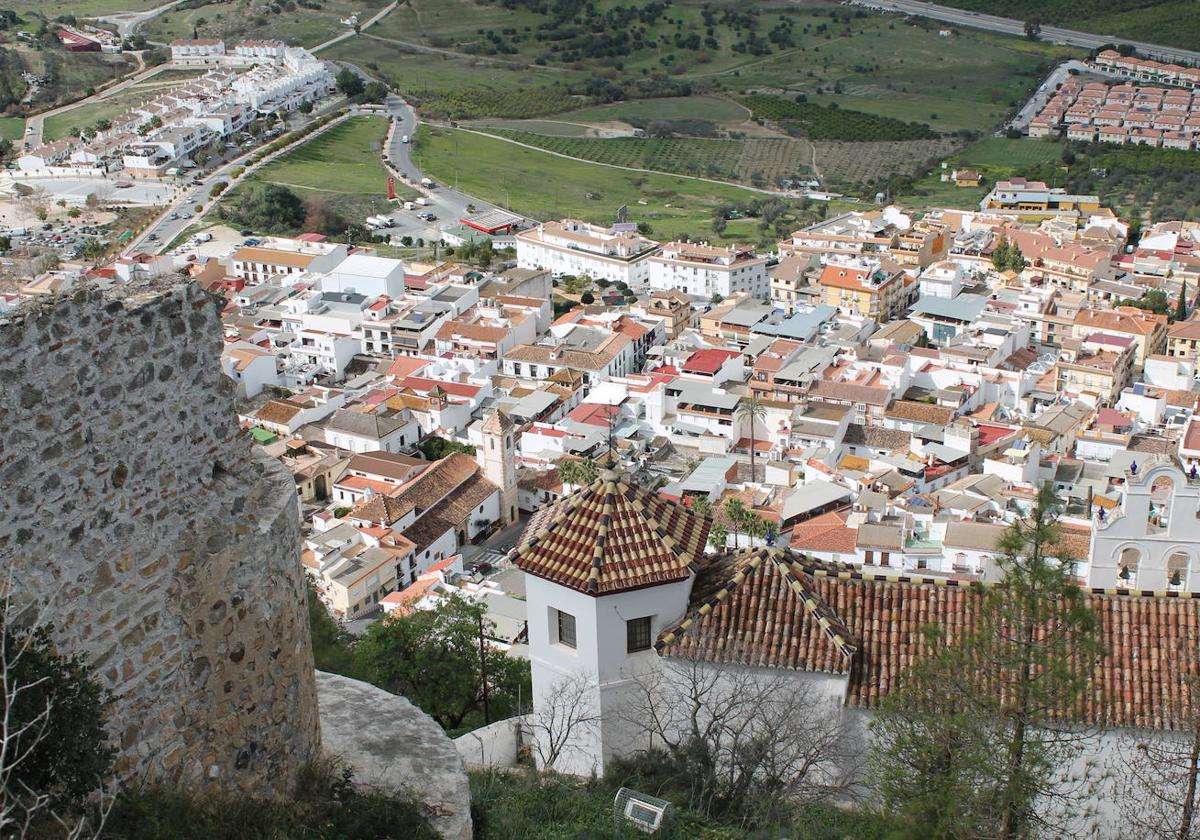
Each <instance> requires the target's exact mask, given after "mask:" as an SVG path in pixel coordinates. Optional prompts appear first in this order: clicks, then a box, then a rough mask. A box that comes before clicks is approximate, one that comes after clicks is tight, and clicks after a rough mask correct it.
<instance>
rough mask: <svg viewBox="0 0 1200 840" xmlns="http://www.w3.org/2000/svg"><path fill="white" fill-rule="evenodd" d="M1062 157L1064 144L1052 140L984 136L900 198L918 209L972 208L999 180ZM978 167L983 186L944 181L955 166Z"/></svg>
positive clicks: (906, 204)
mask: <svg viewBox="0 0 1200 840" xmlns="http://www.w3.org/2000/svg"><path fill="white" fill-rule="evenodd" d="M1061 159H1062V146H1061V145H1059V144H1058V143H1053V142H1051V141H1049V140H1037V139H1021V140H1010V139H1008V138H1004V137H985V138H984V139H982V140H979V141H978V142H975V143H972V144H971V145H969V146H967V147H966V148H965V149H963V150H962V151H960V152H958V153H956V154H954V155H951V156H950V158H949V159H948V160H947V162H946V168H945V170H934V171H933V172H932V173H930V174H929V175H927V176H926V177H924V178H922V179H920V180H919V181H917V182H916V184H914V185H913V187H912V189H911V190H910V191H908V192H907V193H906V194H904V195H901V196H899V197H898V198H897V201H898V202H899V203H901V204H904V205H905V206H909V207H913V208H916V209H928V208H931V207H959V208H964V209H973V208H977V207H978V206H979V200H980V199H981V198H983V197H984V195H986V194H987V191H988V190H989V189H991V187H992V184H994V183H995V182H996V180H997V179H1001V178H1007V177H1009V176H1011V175H1021V174H1024V173H1025V172H1026V171H1028V169H1029V168H1030V167H1033V166H1038V165H1041V164H1047V163H1054V162H1056V161H1059V160H1061ZM960 167H961V168H968V169H977V170H979V171H980V172H981V173H982V174H983V176H984V183H983V186H980V187H956V186H955V185H954V183H953V182H943V181H942V180H941V175H942V173H943V172H944V173H945V174H947V175H949V174H950V172H952V171H953V170H954V169H955V168H960Z"/></svg>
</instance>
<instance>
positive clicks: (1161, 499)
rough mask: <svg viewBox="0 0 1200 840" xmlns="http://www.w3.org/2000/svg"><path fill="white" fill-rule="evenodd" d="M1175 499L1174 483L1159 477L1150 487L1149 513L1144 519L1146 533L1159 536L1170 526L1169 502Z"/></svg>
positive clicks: (1166, 478)
mask: <svg viewBox="0 0 1200 840" xmlns="http://www.w3.org/2000/svg"><path fill="white" fill-rule="evenodd" d="M1174 497H1175V482H1174V481H1172V480H1171V479H1170V477H1168V476H1165V475H1160V476H1159V477H1158V478H1156V479H1154V483H1153V484H1151V485H1150V512H1149V514H1148V516H1147V518H1146V533H1148V534H1161V533H1163V532H1164V531H1166V530H1167V528H1168V527H1169V526H1170V524H1171V500H1172V499H1173V498H1174Z"/></svg>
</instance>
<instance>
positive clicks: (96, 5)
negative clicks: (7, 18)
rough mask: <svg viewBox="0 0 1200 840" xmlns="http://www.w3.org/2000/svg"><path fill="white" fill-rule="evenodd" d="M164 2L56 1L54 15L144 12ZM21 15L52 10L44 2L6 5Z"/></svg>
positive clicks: (21, 1) (12, 1)
mask: <svg viewBox="0 0 1200 840" xmlns="http://www.w3.org/2000/svg"><path fill="white" fill-rule="evenodd" d="M161 5H162V0H56V2H55V3H54V8H53V15H66V14H72V15H76V16H78V17H89V16H95V15H108V14H112V13H113V12H144V11H146V10H147V9H153V8H154V7H155V6H161ZM4 7H5V8H7V9H12V10H13V11H14V12H16V13H17V14H19V15H26V14H28V13H29V12H40V13H42V14H49V13H50V12H51V10H50V9H48V8H47V6H46V3H44V2H42V0H9V2H8V3H5V4H4Z"/></svg>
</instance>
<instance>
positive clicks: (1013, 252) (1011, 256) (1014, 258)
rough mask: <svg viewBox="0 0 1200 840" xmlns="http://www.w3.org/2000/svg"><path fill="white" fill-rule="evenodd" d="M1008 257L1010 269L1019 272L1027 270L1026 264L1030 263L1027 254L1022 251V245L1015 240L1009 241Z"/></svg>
mask: <svg viewBox="0 0 1200 840" xmlns="http://www.w3.org/2000/svg"><path fill="white" fill-rule="evenodd" d="M1007 257H1008V259H1007V262H1008V269H1009V271H1015V272H1016V273H1017V274H1020V273H1021V272H1022V271H1024V270H1025V266H1027V265H1028V263H1027V262H1026V261H1025V255H1024V254H1022V253H1021V246H1019V245H1017V243H1015V242H1011V243H1009V246H1008V255H1007Z"/></svg>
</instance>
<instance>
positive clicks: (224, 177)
mask: <svg viewBox="0 0 1200 840" xmlns="http://www.w3.org/2000/svg"><path fill="white" fill-rule="evenodd" d="M342 104H343V100H341V99H338V100H336V101H334V102H331V103H329V104H328V105H326V106H325V107H323V108H321V109H319V110H317V111H314V112H313V113H312V114H311V115H309V117H308V118H305V119H302V120H299V121H297V122H296V123H295V124H293V125H289V126H288V129H289V130H294V129H297V128H300V127H302V126H304V125H307V124H308V123H309V122H311V121H312V120H315V119H317V118H319V117H321V116H323V115H325V114H327V113H328V112H329V111H331V110H333V109H336V108H338V107H340V106H341V105H342ZM338 122H339V121H338V120H332V121H330V123H329V124H328V125H326V126H323V127H322V128H321V129H320V130H318V131H316V132H314V133H312V134H309V135H307V136H306V137H304V138H302V141H301V142H306V141H308V140H311V139H312V138H314V137H317V136H319V135H320V134H321V133H323V132H325V131H328V130H329V129H330V128H332V127H333V126H334V125H335V124H337V123H338ZM295 145H296V144H295V143H293V144H292V145H291V146H288V147H287V148H285V149H281V150H280V151H278V152H275V153H274V154H272V155H268V156H267V157H265V158H263V160H262V161H260V162H259V163H257V164H255V167H258V166H264V165H266V164H267V163H270V162H271V161H272V160H274V159H275V158H276V157H279V156H280V155H283V154H286V153H287V152H288V151H290V150H291V149H292V148H294V147H295ZM260 146H261V144H260V145H258V146H254V147H253V148H251V149H248V150H237V151H233V150H231V154H232V155H233V156H232V157H230V158H229V159H228V160H226V161H225V162H223V163H221V164H220V165H219V166H218V167H217V168H216V169H214V170H213V171H212V172H211V173H209V174H208V175H205V176H203V177H202V178H201V180H200V183H199V184H192V183H190V182H187V181H182V180H181V181H180V182H179V183H178V184H177V185H176V187H177V188H178V192H177V193H176V194H175V197H174V198H173V200H172V201H171V203H170V204H168V205H167V206H166V207H164V208H163V210H162V212H161V213H160V214H159V216H158V218H157V219H156V220H155V221H154V223H153V224H151V225H150V226H149V227H147V228H146V229H145V230H144V231H142V233H141V234H140V235H139V236H138V237H137V238H135V239H132V240H130V241H129V243H128V244H127V245H126V246H125V250H124V253H125V254H130V253H133V252H134V251H142V252H144V253H149V254H159V253H162V252H163V251H164V250H165V249H166V247H167V246H168V245H170V244H171V242H173V241H174V240H175V238H176V237H177V236H179V235H180V234H181V233H183V232H184V231H185V230H187V228H188V227H189V226H190V225H194V224H196V223H197V222H198V221H200V220H201V219H203V218H204V217H205V216H206V215H208V213H209V211H210V210H212V207H213V201H212V200H211V199H212V188H213V186H214V185H215V184H216V183H217V182H218V181H225V182H227V183H228V182H229V173H230V172H231V171H232V170H233V169H234V168H236V167H238V166H245V165H246V160H247V159H248V158H249V157H250V156H251V155H253V154H254V153H255V152H256V151H258V149H259V148H260ZM196 204H200V205H203V208H204V209H203V210H202V211H201V212H200V213H196V212H195V208H194V207H193V205H196ZM172 215H174V216H175V218H171V216H172ZM152 235H153V237H154V238H153V239H151V238H150V237H151V236H152Z"/></svg>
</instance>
